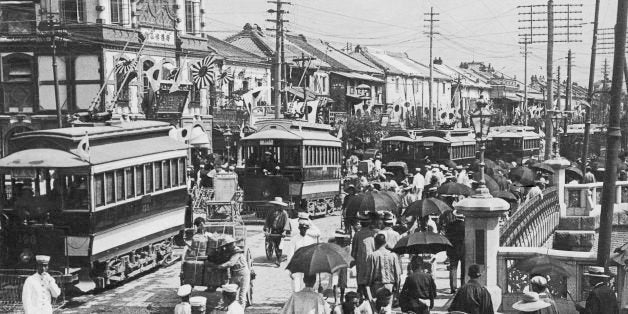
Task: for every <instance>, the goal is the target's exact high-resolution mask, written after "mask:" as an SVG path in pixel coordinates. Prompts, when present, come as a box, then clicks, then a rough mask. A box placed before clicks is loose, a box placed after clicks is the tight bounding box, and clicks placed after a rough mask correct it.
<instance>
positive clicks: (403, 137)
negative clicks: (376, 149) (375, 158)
mask: <svg viewBox="0 0 628 314" xmlns="http://www.w3.org/2000/svg"><path fill="white" fill-rule="evenodd" d="M420 132H421V130H393V131H391V132H389V134H388V135H389V136H388V137H386V138H383V139H382V140H381V143H382V159H383V160H384V161H386V162H395V161H402V162H405V163H406V165H408V166H409V167H410V168H414V167H415V166H416V165H417V161H418V159H420V158H422V157H419V156H418V155H417V153H418V151H417V149H416V146H415V142H414V141H415V139H416V134H418V133H420Z"/></svg>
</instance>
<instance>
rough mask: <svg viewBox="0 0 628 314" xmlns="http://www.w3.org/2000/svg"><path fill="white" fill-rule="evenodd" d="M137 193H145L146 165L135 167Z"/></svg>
mask: <svg viewBox="0 0 628 314" xmlns="http://www.w3.org/2000/svg"><path fill="white" fill-rule="evenodd" d="M135 193H137V196H140V195H143V194H144V166H136V167H135Z"/></svg>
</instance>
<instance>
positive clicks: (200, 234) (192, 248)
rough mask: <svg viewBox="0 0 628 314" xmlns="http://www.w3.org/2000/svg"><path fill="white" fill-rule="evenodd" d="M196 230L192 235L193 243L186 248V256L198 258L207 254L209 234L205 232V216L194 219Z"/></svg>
mask: <svg viewBox="0 0 628 314" xmlns="http://www.w3.org/2000/svg"><path fill="white" fill-rule="evenodd" d="M194 227H195V228H196V232H195V233H194V235H193V236H192V243H191V245H189V246H188V247H187V248H186V250H185V254H184V256H185V258H186V259H190V258H198V257H204V256H207V235H206V234H205V218H203V217H196V218H195V219H194Z"/></svg>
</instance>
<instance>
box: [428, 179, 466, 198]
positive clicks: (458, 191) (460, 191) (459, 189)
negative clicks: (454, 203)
mask: <svg viewBox="0 0 628 314" xmlns="http://www.w3.org/2000/svg"><path fill="white" fill-rule="evenodd" d="M436 192H437V193H438V194H443V195H464V196H469V195H472V194H473V190H472V189H471V188H470V187H468V186H466V185H464V184H460V183H456V182H447V183H445V184H443V185H441V186H439V187H438V189H437V190H436Z"/></svg>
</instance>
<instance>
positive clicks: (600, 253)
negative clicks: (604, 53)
mask: <svg viewBox="0 0 628 314" xmlns="http://www.w3.org/2000/svg"><path fill="white" fill-rule="evenodd" d="M617 2H618V4H617V22H616V24H615V54H614V56H613V58H614V59H613V81H612V85H611V103H610V114H609V116H608V133H607V137H606V148H607V156H606V165H605V168H606V176H605V177H604V185H603V188H602V203H601V205H602V206H601V207H602V208H601V211H600V232H599V238H598V250H597V264H598V266H603V267H605V268H607V269H608V260H609V257H610V253H611V232H612V224H613V208H614V203H615V197H616V193H617V189H616V187H615V184H616V181H617V163H618V159H619V149H620V147H619V146H620V142H621V127H620V118H621V96H622V95H621V94H622V85H623V79H624V72H623V71H624V60H625V56H624V54H625V53H626V16H627V15H628V0H619V1H617Z"/></svg>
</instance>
